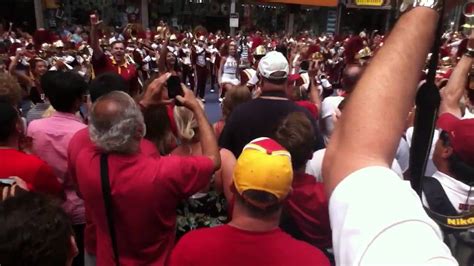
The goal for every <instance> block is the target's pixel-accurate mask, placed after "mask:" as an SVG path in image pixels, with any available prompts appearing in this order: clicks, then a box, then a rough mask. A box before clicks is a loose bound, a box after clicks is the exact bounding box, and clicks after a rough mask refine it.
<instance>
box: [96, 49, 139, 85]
mask: <svg viewBox="0 0 474 266" xmlns="http://www.w3.org/2000/svg"><path fill="white" fill-rule="evenodd" d="M92 66H93V67H94V74H95V76H96V77H97V76H98V75H100V74H102V73H106V72H115V73H117V74H119V75H120V76H121V77H122V78H123V79H124V80H125V82H127V84H128V86H129V88H130V91H135V90H136V88H137V87H136V86H137V85H138V73H137V68H136V67H135V65H133V64H129V63H124V64H122V65H119V64H117V63H115V62H114V60H113V58H111V57H108V56H106V55H105V54H102V55H101V56H100V57H98V58H96V57H95V56H93V57H92Z"/></svg>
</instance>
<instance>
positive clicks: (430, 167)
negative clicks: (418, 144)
mask: <svg viewBox="0 0 474 266" xmlns="http://www.w3.org/2000/svg"><path fill="white" fill-rule="evenodd" d="M439 133H440V131H439V130H435V132H434V135H433V143H432V144H431V150H430V156H429V158H428V162H427V164H426V171H425V176H433V174H434V173H435V172H436V171H438V169H437V168H436V166H435V165H434V163H433V153H434V149H435V146H436V142H437V141H438V139H439ZM405 136H406V140H407V142H408V146H410V148H411V142H412V138H413V127H410V128H408V129H407V132H406V134H405Z"/></svg>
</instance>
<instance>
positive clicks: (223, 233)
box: [170, 138, 329, 266]
mask: <svg viewBox="0 0 474 266" xmlns="http://www.w3.org/2000/svg"><path fill="white" fill-rule="evenodd" d="M292 179H293V171H292V166H291V155H290V154H289V153H288V151H286V150H285V149H284V148H283V147H282V146H280V145H279V144H278V143H277V142H275V141H274V140H272V139H269V138H260V139H256V140H254V141H252V142H250V143H249V144H248V145H247V146H245V147H244V150H243V151H242V153H241V155H240V157H239V159H238V161H237V164H236V166H235V170H234V186H233V191H234V193H235V197H236V201H235V206H234V209H233V216H232V217H233V218H232V221H231V222H230V223H229V224H227V225H223V226H219V227H214V228H208V229H200V230H196V231H193V232H190V233H188V234H187V235H185V236H184V237H183V238H182V239H181V240H180V242H179V243H178V244H177V245H176V247H175V249H174V250H173V253H172V254H171V258H170V265H171V266H174V265H180V266H183V265H194V266H199V265H206V266H212V265H226V266H233V265H282V266H283V265H299V266H304V265H329V261H328V259H327V258H326V257H325V256H324V254H323V253H322V252H321V251H320V250H318V249H316V248H315V247H312V246H311V245H309V244H306V243H304V242H301V241H298V240H296V239H294V238H292V237H291V236H290V235H288V234H286V233H284V232H283V231H282V230H281V229H279V227H278V225H279V223H280V215H281V211H282V202H283V201H284V200H285V199H286V197H287V196H288V194H289V192H290V190H291V183H292Z"/></svg>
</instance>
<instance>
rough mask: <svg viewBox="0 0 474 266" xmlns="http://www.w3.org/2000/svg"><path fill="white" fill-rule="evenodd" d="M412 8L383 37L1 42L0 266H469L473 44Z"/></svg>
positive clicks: (128, 36)
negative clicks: (422, 160) (414, 166)
mask: <svg viewBox="0 0 474 266" xmlns="http://www.w3.org/2000/svg"><path fill="white" fill-rule="evenodd" d="M414 2H416V3H414V4H413V6H410V7H409V8H408V10H404V14H403V15H402V16H401V17H400V19H399V20H398V22H397V24H396V25H395V26H394V28H393V29H392V30H391V32H390V33H389V34H387V35H385V36H383V35H381V34H379V33H378V32H376V31H374V32H371V33H368V32H361V33H360V34H357V35H347V36H335V35H332V34H324V35H320V36H313V35H311V34H309V33H308V32H302V33H300V34H298V35H295V36H281V35H277V34H267V33H264V32H260V31H255V32H251V33H245V34H244V33H239V34H237V35H236V36H227V35H226V34H225V33H223V32H217V33H209V32H207V30H206V29H205V28H204V27H196V28H195V29H194V31H192V32H190V31H178V30H176V29H174V28H172V27H169V26H168V25H166V23H163V22H161V23H160V25H159V26H158V27H157V28H156V31H155V32H151V31H145V30H143V29H142V28H141V27H140V25H137V24H130V25H128V26H127V27H125V28H124V29H119V28H111V29H110V28H108V27H107V26H105V25H102V24H103V23H102V22H101V21H100V18H99V16H98V14H92V15H91V16H90V25H87V26H75V27H73V30H67V29H62V30H61V31H60V32H51V31H48V30H46V29H39V30H37V31H36V32H35V33H34V34H32V35H29V34H28V33H25V32H23V31H21V30H20V31H15V30H14V29H13V28H10V29H9V30H3V29H4V28H3V27H2V28H0V30H2V32H0V36H1V37H0V53H1V54H4V56H3V58H2V59H0V189H1V192H2V193H1V198H0V200H1V201H0V227H1V228H2V230H0V264H1V265H8V266H9V265H58V266H59V265H61V266H62V265H80V266H83V265H87V266H89V265H365V264H377V265H380V264H393V265H397V264H416V265H418V264H433V265H473V263H474V252H473V250H474V244H473V243H474V231H473V222H472V221H473V219H474V218H473V213H474V192H473V191H472V187H473V186H474V80H473V79H472V75H474V74H472V73H474V72H473V71H472V66H473V63H474V34H473V35H465V34H463V33H460V32H454V31H449V32H446V33H445V34H444V35H443V36H435V32H436V25H437V21H438V20H439V19H442V18H441V16H440V14H439V10H440V9H441V8H443V4H444V8H445V9H450V8H452V6H453V3H454V2H456V1H444V3H443V1H440V2H439V3H438V4H437V5H434V6H431V5H429V4H427V3H425V2H423V1H421V0H420V1H417V0H415V1H414ZM413 25H417V26H416V27H413ZM438 37H441V38H442V42H441V43H442V44H441V49H440V60H439V65H438V69H437V74H436V79H435V83H436V85H437V86H438V87H439V92H440V96H441V103H440V106H439V110H438V119H437V121H436V130H435V133H434V138H433V140H432V148H431V151H430V154H428V155H427V157H428V159H427V162H426V165H427V167H426V172H425V176H426V177H423V178H422V179H421V183H422V185H423V186H422V194H421V195H418V194H417V193H415V191H416V188H411V187H410V182H409V181H410V179H412V178H414V177H413V176H412V175H411V172H410V163H409V162H410V156H413V153H411V154H410V147H412V146H413V142H415V141H416V140H415V139H414V138H413V135H414V133H413V132H414V131H415V130H414V127H416V126H417V125H416V124H415V123H414V121H415V120H416V119H414V116H415V113H416V112H417V107H418V108H420V106H416V105H415V101H414V100H415V95H416V92H417V88H419V87H420V86H421V84H423V83H424V82H425V80H426V79H427V77H428V76H429V75H427V73H428V62H429V58H430V56H432V55H428V53H429V51H430V49H431V48H432V46H433V42H434V40H435V38H438ZM207 93H217V94H218V98H219V101H220V102H221V107H222V115H221V119H220V120H219V121H215V123H213V124H211V123H210V121H209V120H208V118H207V116H206V112H205V106H206V94H207ZM418 111H419V110H418ZM213 122H214V121H213ZM440 217H441V218H440ZM446 217H447V220H446V221H447V222H446V223H444V222H443V219H442V218H446Z"/></svg>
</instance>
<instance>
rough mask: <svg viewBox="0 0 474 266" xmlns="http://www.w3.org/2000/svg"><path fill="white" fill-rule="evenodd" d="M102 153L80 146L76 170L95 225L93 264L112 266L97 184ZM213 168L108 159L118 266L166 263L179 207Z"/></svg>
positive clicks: (173, 159) (140, 157)
mask: <svg viewBox="0 0 474 266" xmlns="http://www.w3.org/2000/svg"><path fill="white" fill-rule="evenodd" d="M70 148H71V147H70ZM72 148H74V147H72ZM100 154H101V152H100V150H98V149H97V148H96V147H95V146H94V145H92V144H88V143H83V145H82V147H81V148H80V150H79V151H78V152H77V155H76V158H75V161H74V163H75V168H74V170H75V174H76V175H75V176H76V178H77V183H78V185H79V191H80V194H81V195H82V197H83V199H84V203H85V206H86V209H87V210H88V211H89V212H90V215H91V219H92V221H93V222H94V224H95V225H96V235H97V265H113V264H114V261H113V259H112V258H113V252H112V245H111V241H110V236H109V230H108V224H107V221H106V215H105V207H104V203H103V196H102V189H101V182H100V180H101V179H100V163H99V161H100ZM213 169H214V166H213V163H212V161H211V160H210V159H209V158H207V157H177V156H167V157H159V156H158V155H148V154H144V153H143V152H139V153H137V154H134V155H118V154H111V155H109V176H110V183H111V194H112V204H113V206H114V213H113V215H114V220H115V231H116V236H117V245H118V250H119V254H120V265H164V264H165V261H166V260H167V258H168V255H169V253H170V252H171V249H172V247H173V245H174V240H175V228H176V207H177V205H178V203H179V202H180V201H181V200H183V199H186V198H188V197H190V196H192V195H193V194H195V193H196V192H198V191H200V190H201V189H203V188H204V187H205V186H206V185H207V184H208V183H209V182H210V179H211V176H212V173H213Z"/></svg>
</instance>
